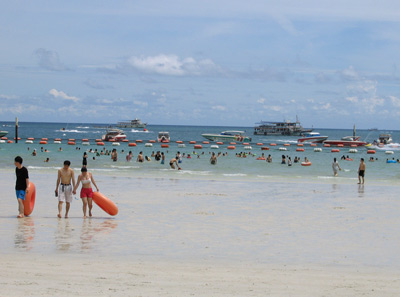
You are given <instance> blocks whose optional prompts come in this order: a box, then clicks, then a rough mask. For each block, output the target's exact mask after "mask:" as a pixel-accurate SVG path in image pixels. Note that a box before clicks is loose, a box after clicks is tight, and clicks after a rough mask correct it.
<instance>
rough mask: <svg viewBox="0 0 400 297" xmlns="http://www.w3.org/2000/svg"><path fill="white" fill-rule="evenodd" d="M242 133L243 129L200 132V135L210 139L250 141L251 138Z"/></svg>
mask: <svg viewBox="0 0 400 297" xmlns="http://www.w3.org/2000/svg"><path fill="white" fill-rule="evenodd" d="M244 133H245V132H244V131H223V132H221V133H220V134H201V136H203V137H204V138H206V139H208V140H210V141H238V142H250V141H251V138H250V137H248V136H246V135H244Z"/></svg>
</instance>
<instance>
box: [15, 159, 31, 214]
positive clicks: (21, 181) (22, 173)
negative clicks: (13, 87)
mask: <svg viewBox="0 0 400 297" xmlns="http://www.w3.org/2000/svg"><path fill="white" fill-rule="evenodd" d="M22 161H23V160H22V158H21V157H20V156H17V157H15V159H14V164H15V175H16V176H17V181H16V183H15V193H16V195H17V200H18V212H19V214H18V216H17V218H23V217H24V210H25V209H24V200H25V195H26V194H27V193H28V192H29V174H28V169H26V168H25V167H24V166H22Z"/></svg>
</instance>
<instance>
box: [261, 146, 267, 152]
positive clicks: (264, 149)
mask: <svg viewBox="0 0 400 297" xmlns="http://www.w3.org/2000/svg"><path fill="white" fill-rule="evenodd" d="M261 150H262V151H269V147H268V146H263V147H262V148H261Z"/></svg>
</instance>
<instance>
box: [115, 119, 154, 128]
mask: <svg viewBox="0 0 400 297" xmlns="http://www.w3.org/2000/svg"><path fill="white" fill-rule="evenodd" d="M146 125H147V123H143V122H142V121H141V120H140V119H138V118H135V119H134V120H130V121H121V122H118V123H117V127H118V128H146Z"/></svg>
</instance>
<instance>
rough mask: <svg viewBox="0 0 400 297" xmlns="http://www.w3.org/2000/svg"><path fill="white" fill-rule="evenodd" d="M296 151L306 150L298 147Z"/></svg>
mask: <svg viewBox="0 0 400 297" xmlns="http://www.w3.org/2000/svg"><path fill="white" fill-rule="evenodd" d="M296 152H304V149H303V148H297V149H296Z"/></svg>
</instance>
